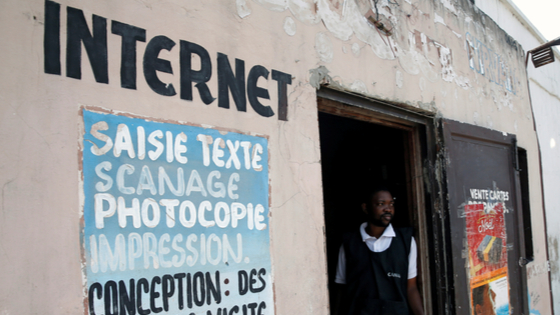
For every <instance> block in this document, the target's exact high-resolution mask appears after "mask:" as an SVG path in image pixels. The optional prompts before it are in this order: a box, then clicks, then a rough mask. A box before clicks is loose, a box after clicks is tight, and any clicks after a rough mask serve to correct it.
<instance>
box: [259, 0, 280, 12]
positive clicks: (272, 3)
mask: <svg viewBox="0 0 560 315" xmlns="http://www.w3.org/2000/svg"><path fill="white" fill-rule="evenodd" d="M253 1H255V2H256V3H258V4H260V5H262V6H263V7H265V8H267V9H269V10H272V11H277V12H283V11H285V10H286V9H287V8H288V3H287V2H286V0H253Z"/></svg>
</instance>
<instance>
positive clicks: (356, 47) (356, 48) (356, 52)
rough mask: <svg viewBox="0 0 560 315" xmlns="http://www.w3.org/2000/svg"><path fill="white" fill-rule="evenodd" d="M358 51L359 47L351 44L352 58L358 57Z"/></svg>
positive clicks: (356, 44)
mask: <svg viewBox="0 0 560 315" xmlns="http://www.w3.org/2000/svg"><path fill="white" fill-rule="evenodd" d="M360 50H361V47H360V45H359V44H358V43H354V44H352V53H353V54H354V56H356V57H358V56H360Z"/></svg>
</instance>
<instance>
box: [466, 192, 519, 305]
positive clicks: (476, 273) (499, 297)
mask: <svg viewBox="0 0 560 315" xmlns="http://www.w3.org/2000/svg"><path fill="white" fill-rule="evenodd" d="M474 196H477V194H474ZM478 196H482V197H481V198H480V199H484V201H481V200H475V201H470V202H469V204H467V205H466V206H465V215H466V225H467V240H468V260H469V275H470V287H471V301H472V304H471V310H472V314H475V315H476V314H485V315H486V314H488V315H493V314H498V315H501V314H509V294H508V281H507V252H506V229H505V224H504V209H505V203H504V202H503V201H504V199H505V196H507V192H499V191H489V190H482V192H481V193H480V192H479V194H478ZM484 196H486V198H484ZM488 196H494V197H491V198H488ZM500 196H501V198H499V197H500Z"/></svg>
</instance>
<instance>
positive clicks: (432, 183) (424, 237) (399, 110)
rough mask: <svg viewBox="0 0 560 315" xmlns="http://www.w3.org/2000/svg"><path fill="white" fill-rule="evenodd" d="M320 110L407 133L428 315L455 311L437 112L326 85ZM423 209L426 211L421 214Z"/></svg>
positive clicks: (321, 92) (411, 191) (320, 95)
mask: <svg viewBox="0 0 560 315" xmlns="http://www.w3.org/2000/svg"><path fill="white" fill-rule="evenodd" d="M317 103H318V111H320V112H324V113H328V114H332V115H337V116H341V117H346V118H352V119H356V120H361V121H366V122H371V123H375V124H380V125H383V126H386V127H391V128H396V129H400V130H403V131H405V132H407V134H408V136H407V140H408V141H407V143H406V144H405V145H406V146H407V150H405V151H406V152H409V155H410V156H407V157H406V160H407V161H408V165H407V166H408V168H409V169H408V171H407V174H409V178H408V179H407V182H409V184H408V185H409V187H410V189H409V194H410V195H409V196H408V198H409V200H410V201H411V202H410V204H411V207H412V208H413V209H412V210H413V211H411V213H412V214H413V216H414V218H413V219H414V222H417V223H418V224H417V225H416V226H417V229H416V237H417V243H418V248H419V249H422V251H418V257H419V258H418V267H419V268H418V270H419V272H418V273H419V274H421V275H422V276H423V279H424V281H422V283H421V284H420V289H421V292H422V294H423V295H424V299H423V302H424V309H425V310H426V312H427V313H428V314H430V313H431V314H446V313H447V312H448V311H449V310H452V309H453V304H454V303H453V298H452V296H454V294H453V277H452V274H453V273H452V267H451V265H450V263H451V259H450V257H449V255H448V254H446V253H450V241H449V240H450V239H449V237H448V232H447V231H449V220H448V218H447V217H446V215H445V211H443V208H442V205H443V202H442V201H443V200H444V198H443V197H444V191H445V182H444V181H443V177H442V175H443V174H442V170H441V165H439V164H438V163H437V152H436V150H435V149H436V147H437V144H438V143H441V141H440V140H438V139H439V136H438V134H437V131H438V129H437V128H436V122H437V120H436V118H435V116H434V114H433V113H428V112H424V111H422V110H420V109H417V108H407V107H403V106H402V105H395V104H390V103H387V102H383V101H379V100H375V99H370V98H365V97H362V96H357V95H353V94H349V93H346V92H341V91H336V90H333V89H329V88H325V87H322V88H321V89H320V90H318V91H317ZM420 209H424V211H421V210H420Z"/></svg>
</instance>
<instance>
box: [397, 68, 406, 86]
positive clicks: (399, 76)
mask: <svg viewBox="0 0 560 315" xmlns="http://www.w3.org/2000/svg"><path fill="white" fill-rule="evenodd" d="M395 80H396V84H397V86H398V87H399V88H402V87H403V81H404V78H403V74H402V72H400V71H399V70H397V71H396V72H395Z"/></svg>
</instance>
